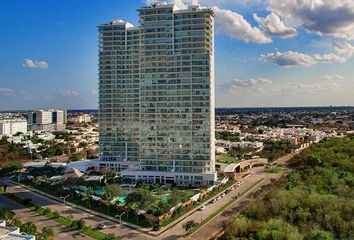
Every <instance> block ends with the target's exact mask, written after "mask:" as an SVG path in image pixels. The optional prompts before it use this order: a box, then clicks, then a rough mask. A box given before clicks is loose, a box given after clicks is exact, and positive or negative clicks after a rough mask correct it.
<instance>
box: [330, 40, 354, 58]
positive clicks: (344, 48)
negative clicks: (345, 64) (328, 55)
mask: <svg viewBox="0 0 354 240" xmlns="http://www.w3.org/2000/svg"><path fill="white" fill-rule="evenodd" d="M333 45H334V49H335V50H336V51H337V52H338V53H339V54H341V55H342V56H344V57H346V58H351V57H353V56H354V46H353V45H351V44H349V43H333Z"/></svg>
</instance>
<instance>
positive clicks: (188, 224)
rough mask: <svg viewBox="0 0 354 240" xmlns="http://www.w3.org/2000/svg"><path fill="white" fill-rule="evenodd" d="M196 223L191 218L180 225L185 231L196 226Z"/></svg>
mask: <svg viewBox="0 0 354 240" xmlns="http://www.w3.org/2000/svg"><path fill="white" fill-rule="evenodd" d="M197 225H198V224H197V223H195V222H194V221H193V220H190V221H187V222H186V223H185V224H183V225H182V227H183V228H184V229H185V230H186V232H188V231H190V230H191V229H192V228H194V227H195V226H197Z"/></svg>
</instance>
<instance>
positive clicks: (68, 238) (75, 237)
mask: <svg viewBox="0 0 354 240" xmlns="http://www.w3.org/2000/svg"><path fill="white" fill-rule="evenodd" d="M4 207H10V208H11V209H12V211H13V212H14V213H15V214H16V216H17V217H19V218H20V219H21V221H22V222H23V223H24V222H29V221H31V222H33V223H34V224H35V225H36V226H37V229H38V230H42V228H43V227H47V228H50V229H53V232H54V236H55V239H58V240H85V239H87V240H91V239H92V240H93V238H91V237H88V236H86V235H83V234H81V233H80V232H78V231H73V230H71V229H69V228H67V227H64V226H63V225H61V224H59V223H57V222H55V221H53V220H49V219H48V218H46V217H43V216H41V215H39V214H37V213H35V212H32V211H30V210H29V209H28V208H26V207H24V206H22V205H20V204H18V203H16V202H13V201H11V200H10V199H8V198H6V197H4V196H1V195H0V208H4Z"/></svg>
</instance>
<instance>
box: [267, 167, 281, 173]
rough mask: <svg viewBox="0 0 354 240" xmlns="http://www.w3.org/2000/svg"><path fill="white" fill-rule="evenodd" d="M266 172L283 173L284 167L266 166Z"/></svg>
mask: <svg viewBox="0 0 354 240" xmlns="http://www.w3.org/2000/svg"><path fill="white" fill-rule="evenodd" d="M265 172H267V173H281V172H282V169H281V167H277V166H273V167H268V168H266V170H265Z"/></svg>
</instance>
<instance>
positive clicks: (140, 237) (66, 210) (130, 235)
mask: <svg viewBox="0 0 354 240" xmlns="http://www.w3.org/2000/svg"><path fill="white" fill-rule="evenodd" d="M8 183H9V184H8V185H9V187H8V191H9V192H11V193H14V194H15V195H17V196H19V197H21V198H31V199H32V202H33V203H34V204H37V205H40V206H42V207H47V208H49V209H50V210H51V211H56V212H58V213H59V214H60V215H62V216H65V217H72V218H73V219H75V220H80V219H83V220H85V222H86V224H87V225H89V226H91V227H93V228H95V227H96V226H97V225H98V224H99V223H103V224H105V225H106V226H107V228H106V229H103V230H101V231H102V232H103V233H105V234H109V233H113V234H115V235H116V236H117V237H119V239H136V240H145V239H150V238H152V237H151V236H149V235H147V234H145V233H141V232H139V231H136V230H134V229H132V228H131V227H130V226H127V225H118V224H117V221H118V220H117V219H114V218H112V217H110V216H107V215H104V214H101V213H97V212H95V211H91V210H87V209H84V208H82V207H79V206H78V207H76V205H74V204H71V205H65V206H64V204H63V203H62V201H61V200H60V199H57V198H55V197H53V196H50V195H48V194H44V193H42V192H40V191H38V190H35V189H32V188H29V187H27V186H23V185H22V184H21V185H19V184H18V183H16V184H14V183H13V182H10V181H8Z"/></svg>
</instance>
